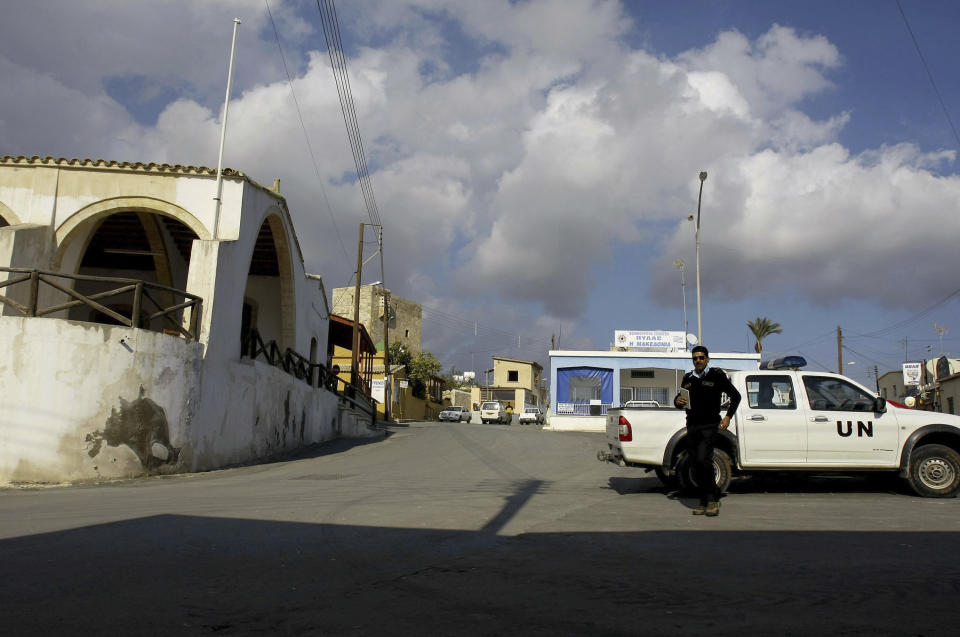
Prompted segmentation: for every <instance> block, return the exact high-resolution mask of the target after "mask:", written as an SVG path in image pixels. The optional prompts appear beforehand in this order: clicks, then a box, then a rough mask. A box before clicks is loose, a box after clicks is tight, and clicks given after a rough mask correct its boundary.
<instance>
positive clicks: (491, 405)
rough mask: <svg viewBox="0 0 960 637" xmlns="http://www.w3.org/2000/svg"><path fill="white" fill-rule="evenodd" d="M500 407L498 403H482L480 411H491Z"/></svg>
mask: <svg viewBox="0 0 960 637" xmlns="http://www.w3.org/2000/svg"><path fill="white" fill-rule="evenodd" d="M499 406H500V403H483V405H482V406H481V407H480V409H485V410H487V411H493V410H495V409H497V408H498V407H499Z"/></svg>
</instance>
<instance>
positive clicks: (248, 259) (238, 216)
mask: <svg viewBox="0 0 960 637" xmlns="http://www.w3.org/2000/svg"><path fill="white" fill-rule="evenodd" d="M215 182H216V171H214V170H211V169H208V168H203V167H195V166H172V165H167V164H142V163H136V164H131V163H119V162H108V161H103V160H68V159H53V158H40V157H32V158H26V157H2V158H0V295H2V296H4V298H5V299H7V301H9V302H3V303H0V349H4V348H6V349H7V350H8V351H10V352H11V354H12V357H13V359H14V361H15V362H14V364H16V365H19V366H20V369H18V370H17V373H16V374H4V375H0V401H3V405H2V406H0V439H2V440H3V441H4V442H6V443H7V444H4V445H0V446H2V448H3V451H2V452H0V480H8V481H9V480H24V481H31V480H37V481H48V480H57V481H59V480H75V479H88V478H102V477H114V476H129V475H138V474H140V473H143V472H145V471H148V472H172V471H195V470H202V469H210V468H215V467H219V466H224V465H228V464H233V463H237V462H245V461H250V460H253V459H256V458H261V457H266V456H270V455H274V454H276V453H280V452H283V451H286V450H292V449H294V448H296V447H299V446H301V445H305V444H311V443H316V442H320V441H323V440H327V439H331V438H334V437H336V436H338V435H341V434H343V433H344V432H343V431H341V430H342V427H341V423H340V422H339V420H338V410H337V399H336V397H335V396H334V395H333V394H331V393H330V392H329V391H327V390H325V389H324V388H323V386H322V384H321V383H318V382H316V379H317V378H318V377H319V376H321V375H322V374H323V370H322V369H321V368H320V367H317V366H316V365H314V366H312V367H311V366H310V365H309V363H310V362H315V361H311V360H310V356H311V353H312V352H315V351H317V350H319V351H325V349H326V342H327V334H328V318H327V317H325V316H322V315H321V314H319V313H318V312H314V311H306V310H307V308H311V307H313V306H314V305H313V304H314V303H315V305H316V306H317V307H324V306H325V305H326V302H325V300H321V298H320V297H321V296H322V295H323V294H324V293H323V291H322V290H323V288H322V285H320V284H319V283H318V281H317V280H316V279H317V278H319V277H318V276H317V275H310V276H309V277H308V276H307V273H306V271H305V269H304V261H303V255H302V254H301V252H300V247H299V242H298V240H297V237H296V234H295V232H294V228H293V224H292V221H291V217H290V213H289V210H288V209H287V204H286V201H285V199H284V198H283V197H282V196H281V195H280V193H279V192H278V188H277V186H276V185H275V186H274V187H273V188H268V187H264V186H262V185H260V184H258V183H256V182H254V181H253V180H251V179H250V178H249V177H247V176H246V175H244V174H242V173H240V172H237V171H234V170H230V169H227V170H225V171H224V180H223V193H222V198H221V201H222V206H221V209H220V211H219V214H218V213H217V211H216V209H215V201H214V198H213V197H214V191H215ZM215 226H216V227H215ZM50 319H52V320H50ZM254 336H255V337H256V339H258V340H257V342H259V343H262V344H264V345H265V346H267V348H268V349H269V347H272V346H274V345H275V349H274V350H272V351H279V352H288V354H286V356H287V357H288V359H289V358H290V357H291V356H292V357H293V359H295V360H301V359H302V360H303V361H306V362H307V367H308V369H309V376H310V377H311V378H312V379H313V381H311V380H310V379H305V378H303V377H302V376H303V374H300V375H299V377H298V375H297V373H291V372H290V371H289V370H284V369H280V368H278V367H277V366H275V365H271V364H268V363H266V362H263V361H262V360H260V359H252V358H251V357H250V356H249V353H250V351H251V350H250V343H251V341H252V339H253V337H254ZM261 351H264V350H261ZM297 357H299V358H297ZM313 357H314V358H315V354H314V355H313ZM51 379H52V380H51ZM41 407H42V408H41ZM10 441H18V442H16V443H15V444H11V443H10Z"/></svg>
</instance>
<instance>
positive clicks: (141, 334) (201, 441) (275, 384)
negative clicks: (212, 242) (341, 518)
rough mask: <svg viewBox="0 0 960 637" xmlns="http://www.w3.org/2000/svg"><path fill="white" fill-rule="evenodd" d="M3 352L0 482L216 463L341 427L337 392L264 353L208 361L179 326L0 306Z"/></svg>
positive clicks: (318, 438) (289, 446) (317, 438)
mask: <svg viewBox="0 0 960 637" xmlns="http://www.w3.org/2000/svg"><path fill="white" fill-rule="evenodd" d="M0 352H4V356H2V357H0V482H69V481H82V480H98V479H103V478H123V477H133V476H138V475H143V474H150V473H174V472H181V471H197V470H206V469H215V468H218V467H223V466H227V465H231V464H237V463H242V462H249V461H253V460H257V459H262V458H267V457H271V456H274V455H277V454H280V453H285V452H288V451H292V450H294V449H297V448H299V447H303V446H306V445H310V444H315V443H318V442H323V441H326V440H330V439H332V438H336V437H337V436H338V435H340V424H339V422H338V409H337V399H336V396H335V395H334V394H332V393H331V392H328V391H327V390H325V389H316V388H312V387H310V386H309V385H307V384H306V383H304V382H303V381H300V380H297V379H295V378H294V377H293V376H291V375H289V374H287V373H286V372H284V371H282V370H279V369H277V368H275V367H272V366H270V365H267V364H266V363H262V362H259V361H257V362H253V361H249V360H246V359H242V360H241V361H240V362H236V361H231V362H227V363H221V364H220V365H216V366H214V364H208V363H206V362H205V361H204V359H203V345H201V344H199V343H194V342H189V341H186V340H184V339H182V338H179V337H176V336H170V335H166V334H160V333H157V332H150V331H146V330H138V329H132V328H127V327H119V326H108V325H100V324H96V323H85V322H74V321H65V320H59V319H46V318H22V317H0ZM348 433H353V432H352V429H351V432H348Z"/></svg>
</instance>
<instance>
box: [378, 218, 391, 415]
mask: <svg viewBox="0 0 960 637" xmlns="http://www.w3.org/2000/svg"><path fill="white" fill-rule="evenodd" d="M377 230H378V234H377V237H378V238H377V242H378V244H379V245H378V247H379V248H380V285H381V286H382V287H383V391H384V394H383V398H384V404H383V419H384V420H386V421H388V422H389V421H390V407H391V405H392V402H391V400H392V397H393V387H392V384H391V378H390V292H389V291H387V284H386V279H387V277H386V274H385V273H384V271H383V226H379V227H378V229H377Z"/></svg>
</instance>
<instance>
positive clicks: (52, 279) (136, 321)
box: [0, 268, 203, 341]
mask: <svg viewBox="0 0 960 637" xmlns="http://www.w3.org/2000/svg"><path fill="white" fill-rule="evenodd" d="M0 272H7V273H8V278H7V280H6V281H0V289H2V288H9V287H12V286H14V285H20V284H26V285H28V286H29V294H28V297H27V303H26V305H24V304H21V303H18V302H17V301H14V300H13V299H11V298H10V297H8V296H4V295H3V294H0V304H3V305H7V306H9V307H12V308H14V309H15V310H17V311H18V312H20V313H21V314H23V315H24V316H31V317H34V316H36V317H39V316H47V315H49V314H55V313H57V312H62V311H64V310H69V309H71V308H74V307H80V306H84V305H85V306H87V307H90V308H92V309H94V310H96V311H98V312H100V313H101V314H103V315H104V316H107V317H110V318H111V319H113V320H114V321H116V322H117V323H119V324H120V325H124V326H126V327H134V328H140V327H141V326H143V325H144V324H146V325H149V324H150V322H151V321H153V320H154V319H158V318H160V319H164V320H165V321H166V322H168V323H169V324H170V325H171V326H172V327H173V329H175V330H176V331H177V333H178V334H181V335H183V336H185V337H186V338H188V339H190V340H194V341H195V340H197V338H198V336H199V330H198V326H199V325H200V309H201V306H202V303H203V299H201V298H200V297H199V296H196V295H194V294H190V293H189V292H184V291H183V290H177V289H175V288H171V287H167V286H166V285H160V284H159V283H151V282H149V281H141V280H139V279H123V278H117V277H107V276H85V275H82V274H64V273H62V272H52V271H48V270H31V269H26V268H0ZM56 279H67V280H70V281H90V282H95V283H107V284H111V285H117V286H119V287H116V288H113V289H110V290H106V291H103V292H96V293H94V294H81V293H80V292H77V291H76V290H74V289H72V288H70V287H69V286H67V285H63V284H61V283H60V282H58V281H56ZM41 284H43V285H46V286H48V287H51V288H53V289H55V290H57V291H58V292H61V293H63V294H66V295H67V296H68V297H71V298H73V299H74V300H73V301H68V302H66V303H60V304H57V305H52V306H50V307H40V286H41ZM131 292H132V293H133V303H132V305H131V307H130V316H129V317H127V316H125V315H124V314H123V313H122V312H123V311H122V310H120V311H118V310H117V308H110V307H107V306H106V305H104V304H103V303H101V301H106V300H107V299H110V298H111V297H117V296H120V295H123V294H129V293H131ZM154 293H156V294H159V293H164V294H171V295H173V296H175V297H176V296H180V297H183V299H184V301H183V302H182V303H176V304H174V305H170V306H165V305H164V304H163V303H160V302H159V301H158V300H157V299H156V298H154V296H153V294H154ZM148 304H152V306H153V310H154V311H152V312H151V310H150V309H148ZM187 309H189V310H190V325H189V327H187V328H184V327H183V325H181V321H179V320H177V315H179V313H181V312H183V311H184V310H187Z"/></svg>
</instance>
